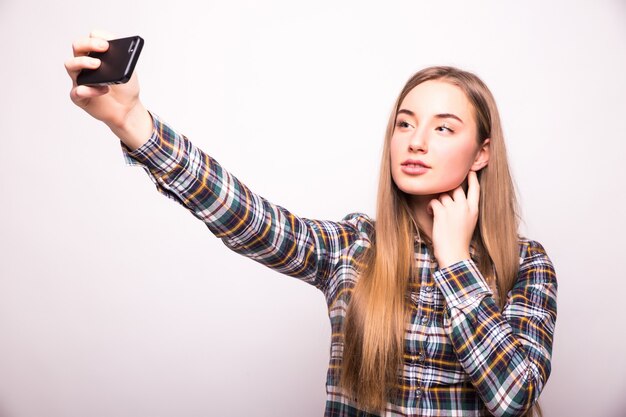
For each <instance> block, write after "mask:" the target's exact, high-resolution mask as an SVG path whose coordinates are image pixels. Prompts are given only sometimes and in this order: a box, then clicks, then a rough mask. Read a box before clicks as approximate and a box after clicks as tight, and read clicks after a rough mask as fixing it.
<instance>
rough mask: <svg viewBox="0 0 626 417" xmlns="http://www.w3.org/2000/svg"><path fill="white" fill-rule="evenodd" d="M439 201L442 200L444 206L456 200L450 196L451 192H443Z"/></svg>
mask: <svg viewBox="0 0 626 417" xmlns="http://www.w3.org/2000/svg"><path fill="white" fill-rule="evenodd" d="M439 201H440V202H441V205H443V206H444V207H445V206H447V205H448V204H450V203H453V202H454V201H453V200H452V197H450V194H448V193H443V194H441V195H440V196H439Z"/></svg>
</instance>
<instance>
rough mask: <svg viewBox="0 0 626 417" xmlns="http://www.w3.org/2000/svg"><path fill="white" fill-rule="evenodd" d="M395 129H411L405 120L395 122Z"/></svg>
mask: <svg viewBox="0 0 626 417" xmlns="http://www.w3.org/2000/svg"><path fill="white" fill-rule="evenodd" d="M396 127H399V128H402V129H406V128H409V127H413V126H412V125H411V124H410V123H409V122H407V121H406V120H398V121H397V122H396Z"/></svg>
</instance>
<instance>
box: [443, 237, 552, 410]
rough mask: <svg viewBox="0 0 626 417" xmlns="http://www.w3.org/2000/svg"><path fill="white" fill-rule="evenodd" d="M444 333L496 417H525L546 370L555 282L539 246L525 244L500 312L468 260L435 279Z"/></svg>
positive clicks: (543, 380) (546, 376) (444, 270)
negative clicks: (442, 308)
mask: <svg viewBox="0 0 626 417" xmlns="http://www.w3.org/2000/svg"><path fill="white" fill-rule="evenodd" d="M434 276H435V281H436V282H437V285H438V287H439V288H440V290H441V291H442V293H443V295H444V298H445V300H446V312H445V313H446V314H445V315H444V317H445V318H444V327H445V329H446V332H447V334H448V335H449V337H450V340H451V343H452V345H453V347H454V350H455V352H456V354H457V357H458V358H459V361H460V363H461V365H462V366H463V368H464V369H465V371H466V372H467V374H468V375H469V378H470V380H471V381H472V384H473V385H474V387H475V388H476V390H477V392H478V394H479V395H480V397H481V398H482V400H483V401H484V403H485V405H486V407H487V408H488V409H489V411H490V412H491V413H492V414H493V415H495V416H519V415H523V414H524V413H525V412H526V411H527V410H528V409H529V408H530V407H531V406H532V405H533V403H534V402H535V401H536V400H537V399H538V398H539V394H540V393H541V391H542V389H543V387H544V385H545V383H546V381H547V379H548V377H549V375H550V369H551V365H550V362H551V357H552V341H553V334H554V326H555V322H556V295H557V281H556V275H555V272H554V267H553V265H552V262H551V261H550V259H549V258H548V256H547V254H546V252H545V250H544V248H543V247H542V246H541V244H539V243H537V242H533V241H527V242H525V243H523V244H522V250H521V264H520V269H519V272H518V277H517V280H516V282H515V284H514V286H513V288H512V289H511V291H510V292H509V293H508V294H507V303H506V305H505V306H504V309H503V310H502V312H500V309H499V308H498V306H497V304H496V302H495V300H494V298H493V294H492V292H491V290H490V288H489V286H488V285H487V283H486V281H485V279H484V277H483V276H482V274H481V273H480V271H479V270H478V268H477V266H476V264H475V263H474V262H473V261H472V260H465V261H461V262H458V263H456V264H453V265H450V266H449V267H446V268H443V269H440V270H438V271H436V272H435V274H434Z"/></svg>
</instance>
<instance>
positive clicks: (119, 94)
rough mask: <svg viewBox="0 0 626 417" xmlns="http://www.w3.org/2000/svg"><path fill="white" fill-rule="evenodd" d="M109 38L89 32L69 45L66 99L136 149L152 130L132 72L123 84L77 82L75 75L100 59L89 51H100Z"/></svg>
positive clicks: (149, 118) (97, 62) (135, 76)
mask: <svg viewBox="0 0 626 417" xmlns="http://www.w3.org/2000/svg"><path fill="white" fill-rule="evenodd" d="M111 38H112V37H111V36H109V35H107V34H104V33H98V32H91V33H90V35H89V37H88V38H82V39H78V40H76V41H75V42H74V43H73V44H72V49H73V51H74V57H73V58H70V59H68V60H67V61H65V69H66V70H67V73H68V74H69V76H70V78H71V79H72V89H71V91H70V98H71V99H72V101H73V102H74V104H76V105H77V106H78V107H80V108H82V109H83V110H85V111H86V112H87V113H89V114H90V115H91V116H92V117H94V118H95V119H98V120H100V121H102V122H104V123H105V124H106V125H107V126H109V128H110V129H111V130H112V131H113V133H115V134H116V135H117V136H118V137H119V138H120V139H121V140H122V142H124V143H125V144H126V145H127V146H128V147H130V148H131V149H136V148H138V147H140V146H141V145H142V144H143V143H145V142H146V141H147V140H148V138H149V137H150V134H151V133H152V118H151V116H150V114H149V113H148V111H147V110H146V109H145V108H144V106H143V104H142V103H141V101H140V100H139V82H138V80H137V74H136V72H135V73H133V75H132V77H131V78H130V80H129V81H128V82H127V83H125V84H118V85H111V86H87V85H78V84H77V83H76V77H77V76H78V73H79V72H80V71H81V70H82V69H83V68H98V67H99V66H100V60H99V59H97V58H92V57H90V56H88V55H87V54H88V53H89V52H92V51H93V52H103V51H106V50H107V49H108V47H109V45H108V42H107V39H111Z"/></svg>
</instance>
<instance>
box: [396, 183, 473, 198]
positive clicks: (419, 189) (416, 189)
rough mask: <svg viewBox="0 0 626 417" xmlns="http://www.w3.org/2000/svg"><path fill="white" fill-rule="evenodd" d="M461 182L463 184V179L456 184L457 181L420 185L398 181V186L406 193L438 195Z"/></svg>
mask: <svg viewBox="0 0 626 417" xmlns="http://www.w3.org/2000/svg"><path fill="white" fill-rule="evenodd" d="M461 184H462V181H460V182H459V183H458V184H456V185H455V183H452V184H450V183H447V184H437V185H427V184H423V185H418V184H414V183H412V184H406V182H405V183H402V182H401V183H400V184H398V183H396V186H397V187H398V188H399V189H400V190H401V191H402V192H404V193H406V194H410V195H415V196H426V195H438V194H442V193H447V192H450V191H452V190H454V189H455V188H457V187H458V186H459V185H461Z"/></svg>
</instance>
